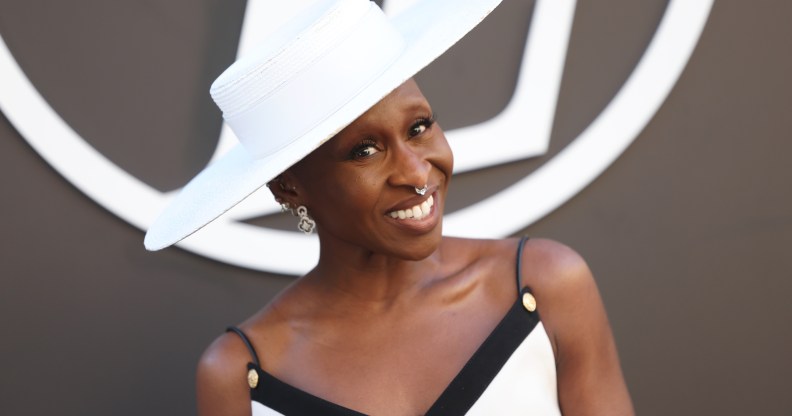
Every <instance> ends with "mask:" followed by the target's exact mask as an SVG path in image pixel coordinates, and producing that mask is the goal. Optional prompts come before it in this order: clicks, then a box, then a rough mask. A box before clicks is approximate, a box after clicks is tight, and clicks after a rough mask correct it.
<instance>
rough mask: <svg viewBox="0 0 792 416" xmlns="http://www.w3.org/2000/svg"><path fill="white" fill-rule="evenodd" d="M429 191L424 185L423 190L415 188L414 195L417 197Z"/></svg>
mask: <svg viewBox="0 0 792 416" xmlns="http://www.w3.org/2000/svg"><path fill="white" fill-rule="evenodd" d="M427 189H429V186H428V185H424V186H423V188H419V187H417V186H416V187H415V193H416V194H418V195H423V194H425V193H426V190H427Z"/></svg>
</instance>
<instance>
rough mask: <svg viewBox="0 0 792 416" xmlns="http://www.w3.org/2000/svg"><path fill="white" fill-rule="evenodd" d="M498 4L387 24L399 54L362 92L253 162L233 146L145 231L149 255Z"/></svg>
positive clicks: (486, 2) (295, 158)
mask: <svg viewBox="0 0 792 416" xmlns="http://www.w3.org/2000/svg"><path fill="white" fill-rule="evenodd" d="M500 2H501V0H465V1H459V0H422V1H419V2H418V3H417V4H416V5H414V6H413V7H411V8H408V9H406V10H402V11H401V13H399V15H398V16H396V17H394V18H392V19H391V22H392V23H393V25H394V27H395V28H396V29H397V30H398V31H399V32H401V34H402V36H403V37H404V40H405V49H404V51H403V52H402V54H401V55H400V56H399V57H398V58H397V59H396V60H395V61H394V62H393V63H392V64H391V65H390V66H389V67H388V68H387V69H386V70H385V71H384V72H383V73H382V74H381V75H379V76H378V77H376V78H375V79H374V80H373V81H372V82H371V83H370V84H369V85H368V86H366V87H365V88H363V89H362V90H361V92H360V93H359V94H357V95H355V96H354V97H352V98H351V99H350V100H349V101H348V102H347V103H346V104H345V105H343V106H342V107H341V109H339V110H338V111H336V112H335V113H333V114H332V115H331V116H330V117H328V118H326V119H325V120H323V121H322V122H321V123H319V124H318V125H317V126H316V127H314V128H313V129H311V130H310V131H309V132H307V133H306V134H305V135H303V136H302V137H300V138H299V139H298V140H295V141H294V142H292V143H291V144H290V145H289V146H286V147H284V148H283V149H281V150H280V151H278V152H276V153H274V154H271V155H269V156H267V157H264V158H253V156H251V155H250V153H248V152H247V151H246V150H245V149H244V147H242V146H241V145H237V146H236V147H235V148H233V149H231V150H230V151H229V152H228V153H226V154H225V155H223V156H222V157H220V158H219V159H217V160H216V161H214V162H213V163H211V164H210V165H209V166H207V167H206V168H205V169H204V170H203V171H201V172H200V173H199V174H198V175H197V176H196V177H195V178H193V179H192V180H191V181H190V182H189V183H188V184H187V185H186V186H185V187H184V188H183V189H182V190H181V192H180V193H179V194H178V195H177V196H176V198H175V199H174V200H173V202H171V204H170V205H168V207H166V209H165V210H164V211H163V212H162V214H160V216H159V217H158V218H157V219H156V220H155V221H154V223H153V224H152V225H151V226H150V227H149V229H148V232H147V233H146V237H145V240H144V245H145V247H146V249H148V250H152V251H154V250H160V249H163V248H165V247H168V246H170V245H173V244H175V243H177V242H179V241H181V240H182V239H184V238H185V237H187V236H189V235H190V234H192V233H194V232H196V231H198V230H199V229H201V228H202V227H203V226H205V225H206V224H208V223H210V222H212V221H213V220H214V219H216V218H217V217H219V216H220V215H222V214H223V213H225V212H226V211H228V210H229V209H231V208H233V207H234V206H235V205H237V204H238V203H240V202H242V200H244V199H245V198H247V197H248V196H249V195H251V194H252V193H253V192H255V191H256V190H258V189H259V188H261V187H263V186H264V185H265V184H266V183H267V182H269V181H270V180H272V179H273V178H274V177H275V176H277V175H278V174H280V173H281V172H283V171H284V170H286V169H288V168H289V167H290V166H292V165H294V164H295V163H297V162H299V161H300V160H301V159H303V158H304V157H305V156H307V155H308V154H309V153H311V152H312V151H313V150H314V149H316V148H317V147H319V146H321V145H322V144H323V143H324V142H326V141H327V140H329V139H330V138H332V137H333V136H335V135H336V134H337V133H338V132H339V131H340V130H342V129H343V128H344V127H346V126H347V125H349V124H350V123H352V122H353V121H354V120H355V119H357V118H358V117H360V116H361V115H362V114H363V113H365V112H366V111H367V110H368V109H369V108H371V107H373V106H374V105H375V104H376V103H378V102H379V101H380V100H382V98H384V97H385V96H386V95H388V94H389V93H390V92H391V91H393V90H394V89H396V87H398V86H399V85H401V84H403V83H404V82H405V81H407V80H408V79H410V78H411V77H413V76H414V75H415V74H416V73H418V71H420V70H421V69H423V68H424V67H426V66H427V65H429V64H430V63H431V62H432V61H434V60H435V59H436V58H437V57H439V56H440V55H442V54H443V52H445V51H446V50H448V48H450V47H451V46H453V45H454V44H455V43H456V42H457V41H459V40H460V39H461V38H462V37H464V36H465V34H467V33H468V32H469V31H470V30H472V29H473V28H474V27H475V26H476V25H478V23H480V22H481V21H482V20H483V19H484V18H485V17H486V16H487V15H488V14H489V13H490V12H491V11H492V10H493V9H494V8H495V7H496V6H497V5H498V4H499V3H500Z"/></svg>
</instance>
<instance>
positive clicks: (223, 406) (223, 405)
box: [196, 333, 251, 415]
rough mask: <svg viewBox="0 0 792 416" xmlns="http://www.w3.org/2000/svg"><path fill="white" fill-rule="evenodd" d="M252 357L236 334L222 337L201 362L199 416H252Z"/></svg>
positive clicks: (198, 377) (198, 384)
mask: <svg viewBox="0 0 792 416" xmlns="http://www.w3.org/2000/svg"><path fill="white" fill-rule="evenodd" d="M250 361H251V359H250V353H249V352H248V350H247V347H246V346H245V344H244V342H243V341H242V339H241V338H240V337H239V336H238V335H236V334H234V333H225V334H223V335H221V336H219V337H218V338H217V339H215V340H214V342H212V343H211V344H210V345H209V347H207V348H206V350H205V351H204V353H203V355H202V356H201V359H200V360H199V361H198V368H197V371H196V389H197V396H198V414H200V415H215V414H223V415H247V414H250V395H249V392H248V386H247V381H246V373H247V363H248V362H250Z"/></svg>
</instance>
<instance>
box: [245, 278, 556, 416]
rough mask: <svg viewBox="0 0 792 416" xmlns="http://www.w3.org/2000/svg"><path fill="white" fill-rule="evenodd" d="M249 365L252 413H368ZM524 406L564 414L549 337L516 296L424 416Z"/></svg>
mask: <svg viewBox="0 0 792 416" xmlns="http://www.w3.org/2000/svg"><path fill="white" fill-rule="evenodd" d="M525 291H527V290H525V289H524V292H525ZM248 368H249V369H252V370H254V371H255V372H256V373H257V374H258V376H259V381H258V385H257V386H256V387H255V388H251V390H250V395H251V399H252V407H253V415H254V416H264V415H266V416H276V415H284V416H302V415H306V416H307V415H311V416H314V415H323V416H325V415H326V416H361V415H363V416H365V413H361V412H359V411H356V410H352V409H349V408H347V407H344V406H341V405H339V404H336V403H333V402H331V401H329V400H326V399H323V398H321V397H318V396H316V395H313V394H311V393H308V392H306V391H304V390H301V389H299V388H297V387H294V386H292V385H290V384H288V383H285V382H283V381H281V380H279V379H278V378H277V377H275V376H273V375H271V374H269V373H267V372H266V371H264V370H263V369H261V367H260V366H259V365H257V364H255V363H249V364H248ZM493 406H494V407H493ZM526 406H527V408H530V409H533V410H532V411H529V413H530V414H542V415H544V414H551V415H552V414H560V412H559V411H558V400H557V394H556V380H555V360H554V356H553V350H552V346H551V345H550V340H549V339H548V337H547V333H546V332H545V330H544V327H543V325H542V324H541V322H540V319H539V314H538V312H528V311H527V310H526V309H525V308H524V306H523V303H522V302H521V300H520V299H518V300H517V301H515V303H514V304H513V305H512V307H511V308H510V309H509V311H508V312H507V313H506V315H505V316H504V317H503V319H502V320H501V321H500V322H499V323H498V325H497V326H496V327H495V329H493V331H492V332H491V333H490V334H489V336H487V338H486V339H485V340H484V341H483V343H482V344H481V345H480V346H479V348H478V349H477V350H476V352H475V353H474V354H473V355H472V356H471V357H470V359H469V360H468V361H467V363H466V364H465V365H464V366H463V367H462V369H461V370H460V371H459V373H458V374H457V375H456V376H455V377H454V379H453V380H452V381H451V382H450V383H449V385H448V386H447V387H446V389H445V390H444V391H443V393H442V394H441V395H440V397H438V398H437V400H436V401H435V402H434V404H433V405H432V406H431V407H430V408H429V410H428V411H427V412H426V416H446V415H478V414H480V415H493V414H497V415H499V416H500V415H509V414H525V412H526V410H527V408H526ZM519 409H522V411H520V410H519ZM541 409H545V410H541ZM515 412H516V413H515Z"/></svg>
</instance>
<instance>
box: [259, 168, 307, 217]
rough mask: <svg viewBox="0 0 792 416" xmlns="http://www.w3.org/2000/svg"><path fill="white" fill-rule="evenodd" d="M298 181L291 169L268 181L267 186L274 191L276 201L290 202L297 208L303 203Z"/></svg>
mask: <svg viewBox="0 0 792 416" xmlns="http://www.w3.org/2000/svg"><path fill="white" fill-rule="evenodd" d="M297 182H298V181H297V178H295V176H294V174H293V173H292V172H291V171H290V170H286V171H284V172H283V173H281V174H280V175H278V176H276V177H275V178H274V179H272V180H271V181H269V182H267V187H268V188H269V190H270V192H272V196H274V197H275V201H277V202H278V203H279V204H283V203H286V204H289V206H290V207H291V208H292V209H295V208H297V207H298V206H300V205H302V204H301V202H300V194H299V190H298V187H297Z"/></svg>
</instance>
